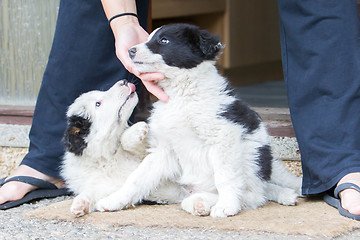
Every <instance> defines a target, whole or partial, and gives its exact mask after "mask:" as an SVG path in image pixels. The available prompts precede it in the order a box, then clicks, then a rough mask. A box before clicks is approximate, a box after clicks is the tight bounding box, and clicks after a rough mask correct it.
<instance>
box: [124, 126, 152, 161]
mask: <svg viewBox="0 0 360 240" xmlns="http://www.w3.org/2000/svg"><path fill="white" fill-rule="evenodd" d="M148 131H149V128H148V125H147V124H146V123H145V122H137V123H135V124H134V125H132V126H131V127H129V128H128V129H126V130H125V132H124V133H123V134H122V136H121V139H120V141H121V145H122V147H123V148H124V150H125V151H128V152H131V153H133V154H137V155H140V156H141V157H142V158H144V157H145V154H146V141H145V138H146V136H147V134H148Z"/></svg>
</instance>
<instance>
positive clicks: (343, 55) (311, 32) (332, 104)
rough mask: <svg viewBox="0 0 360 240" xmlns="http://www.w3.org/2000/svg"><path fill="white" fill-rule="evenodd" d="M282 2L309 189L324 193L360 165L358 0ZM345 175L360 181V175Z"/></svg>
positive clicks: (293, 105) (287, 70)
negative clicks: (355, 176) (359, 176)
mask: <svg viewBox="0 0 360 240" xmlns="http://www.w3.org/2000/svg"><path fill="white" fill-rule="evenodd" d="M278 3H279V13H280V23H281V24H280V25H281V46H282V59H283V68H284V76H285V80H286V82H287V88H288V99H289V107H290V111H291V117H292V121H293V125H294V129H295V132H296V137H297V139H298V142H299V147H300V151H301V156H302V166H303V173H304V179H303V194H305V195H309V194H317V193H322V192H325V191H328V190H329V189H331V188H333V187H334V186H335V185H336V184H337V183H338V182H339V181H340V180H341V179H342V178H343V177H344V176H347V175H348V174H350V173H357V174H358V172H359V171H360V117H359V106H360V91H359V90H360V51H359V50H360V48H359V46H360V45H359V43H360V42H359V40H360V33H359V30H360V28H359V27H360V26H359V17H358V12H357V1H356V0H348V1H327V0H304V1H297V0H278ZM355 175H356V174H355ZM350 176H351V175H350ZM352 176H353V174H352ZM345 179H347V180H346V181H354V182H356V183H357V184H358V185H360V181H359V180H360V178H358V180H356V178H354V179H353V180H350V179H348V178H345ZM346 191H347V190H346ZM344 192H345V191H344ZM357 195H359V193H357ZM343 200H344V199H343ZM343 203H344V202H343ZM357 203H358V205H360V202H357ZM349 211H350V210H349ZM359 213H360V212H359Z"/></svg>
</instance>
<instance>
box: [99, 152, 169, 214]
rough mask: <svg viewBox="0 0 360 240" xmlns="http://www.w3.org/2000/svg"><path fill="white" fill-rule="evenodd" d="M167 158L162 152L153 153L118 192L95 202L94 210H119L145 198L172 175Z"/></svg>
mask: <svg viewBox="0 0 360 240" xmlns="http://www.w3.org/2000/svg"><path fill="white" fill-rule="evenodd" d="M167 157H168V154H166V153H164V152H163V151H157V152H156V151H155V152H153V153H151V154H149V155H148V156H146V157H145V159H144V160H143V161H142V162H141V163H140V165H139V166H138V168H137V169H135V171H134V172H132V173H131V174H130V176H129V177H128V178H127V180H126V182H125V184H124V186H123V187H122V188H121V189H120V190H118V191H116V192H114V193H113V194H111V195H110V196H108V197H106V198H103V199H101V200H100V201H98V202H97V204H96V205H95V208H96V210H98V211H116V210H121V209H123V208H125V207H129V206H131V205H134V204H136V203H138V202H139V201H141V200H142V199H144V198H146V197H147V196H148V195H149V194H150V192H151V191H152V190H154V189H155V188H156V187H157V186H158V185H159V184H160V181H161V180H162V179H165V178H171V177H172V176H173V175H174V173H173V171H172V168H171V167H170V166H168V165H169V164H168V163H169V161H168V159H167Z"/></svg>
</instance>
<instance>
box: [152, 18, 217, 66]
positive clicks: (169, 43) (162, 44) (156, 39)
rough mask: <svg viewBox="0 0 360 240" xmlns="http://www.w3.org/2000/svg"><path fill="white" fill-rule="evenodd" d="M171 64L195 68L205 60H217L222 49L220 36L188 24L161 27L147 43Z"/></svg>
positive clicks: (154, 51) (153, 51)
mask: <svg viewBox="0 0 360 240" xmlns="http://www.w3.org/2000/svg"><path fill="white" fill-rule="evenodd" d="M146 45H147V47H148V48H149V49H150V51H151V52H152V53H155V54H160V55H161V56H162V58H163V60H164V61H165V63H166V64H167V65H169V66H173V67H178V68H186V69H190V68H194V67H196V66H197V65H198V64H200V63H201V62H203V61H204V60H215V59H216V57H217V55H218V53H219V52H220V51H221V49H222V45H221V43H220V42H219V38H218V37H217V36H215V35H212V34H210V33H209V32H207V31H205V30H200V29H199V28H198V27H196V26H193V25H188V24H170V25H165V26H163V27H161V28H160V29H159V30H158V31H157V32H155V34H154V36H153V37H152V38H151V39H150V40H149V41H148V42H147V43H146Z"/></svg>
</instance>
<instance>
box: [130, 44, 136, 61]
mask: <svg viewBox="0 0 360 240" xmlns="http://www.w3.org/2000/svg"><path fill="white" fill-rule="evenodd" d="M135 55H136V48H134V47H133V48H130V49H129V56H130V58H131V59H134V57H135Z"/></svg>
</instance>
